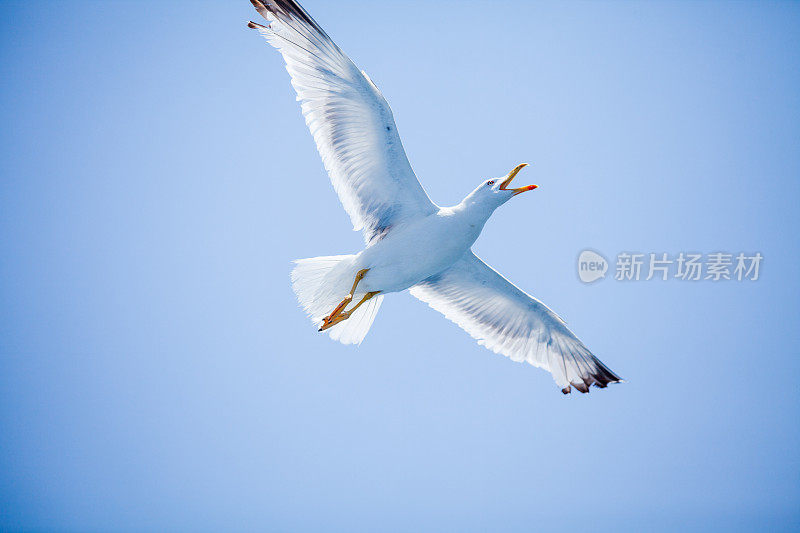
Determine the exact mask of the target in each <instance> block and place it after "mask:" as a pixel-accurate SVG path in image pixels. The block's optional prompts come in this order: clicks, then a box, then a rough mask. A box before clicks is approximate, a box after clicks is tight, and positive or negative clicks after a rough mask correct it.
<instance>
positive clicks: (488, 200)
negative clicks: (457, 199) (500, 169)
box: [467, 163, 538, 211]
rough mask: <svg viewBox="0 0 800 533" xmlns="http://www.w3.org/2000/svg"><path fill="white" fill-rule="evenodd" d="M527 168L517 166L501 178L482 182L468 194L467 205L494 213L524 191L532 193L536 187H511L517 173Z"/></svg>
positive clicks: (523, 165)
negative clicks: (476, 206)
mask: <svg viewBox="0 0 800 533" xmlns="http://www.w3.org/2000/svg"><path fill="white" fill-rule="evenodd" d="M526 166H528V164H527V163H522V164H521V165H517V166H516V167H514V169H513V170H512V171H511V172H509V173H508V174H506V175H505V176H504V177H502V178H492V179H488V180H486V181H484V182H483V183H481V184H480V185H478V187H477V188H476V189H475V190H474V191H472V193H470V195H469V196H468V197H467V199H468V200H469V203H471V204H474V205H480V206H483V207H485V208H489V209H491V211H494V210H495V209H497V208H498V207H500V206H501V205H503V204H504V203H506V202H507V201H509V200H510V199H511V198H513V197H514V196H516V195H518V194H522V193H524V192H526V191H532V190H533V189H535V188H537V187H538V185H526V186H524V187H516V188H514V187H511V182H512V181H513V180H514V178H515V177H516V175H517V174H519V171H520V170H522V169H523V168H525V167H526Z"/></svg>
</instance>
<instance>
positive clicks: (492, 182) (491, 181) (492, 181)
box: [486, 180, 494, 185]
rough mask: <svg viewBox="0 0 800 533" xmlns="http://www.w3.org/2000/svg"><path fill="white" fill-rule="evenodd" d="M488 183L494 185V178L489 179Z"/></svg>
mask: <svg viewBox="0 0 800 533" xmlns="http://www.w3.org/2000/svg"><path fill="white" fill-rule="evenodd" d="M486 185H494V180H489V181H487V182H486Z"/></svg>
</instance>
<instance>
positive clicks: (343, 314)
mask: <svg viewBox="0 0 800 533" xmlns="http://www.w3.org/2000/svg"><path fill="white" fill-rule="evenodd" d="M368 271H369V269H368V268H364V269H362V270H359V271H358V273H357V274H356V279H355V281H353V287H352V288H351V289H350V294H348V295H347V296H345V297H344V300H342V301H341V302H339V305H337V306H336V307H335V308H334V309H333V311H331V314H329V315H328V316H326V317H325V318H324V319H322V327H321V328H319V330H320V331H324V330H326V329H328V328H329V327H331V326H333V325H334V324H338V323H339V322H341V321H342V320H347V319H348V318H350V315H351V314H352V313H353V311H355V310H356V309H358V307H359V306H360V305H361V304H363V303H364V302H366V301H367V300H369V299H370V298H372V297H373V296H375V295H376V294H378V292H380V291H374V292H368V293H367V294H365V295H364V297H363V298H362V299H361V301H360V302H358V303H357V304H356V306H355V307H353V308H352V309H351V310H350V311H345V310H344V308H345V307H347V304H349V303H350V302H351V301H352V300H353V295H354V294H355V293H356V288H357V287H358V284H359V282H361V280H362V279H364V276H366V275H367V272H368Z"/></svg>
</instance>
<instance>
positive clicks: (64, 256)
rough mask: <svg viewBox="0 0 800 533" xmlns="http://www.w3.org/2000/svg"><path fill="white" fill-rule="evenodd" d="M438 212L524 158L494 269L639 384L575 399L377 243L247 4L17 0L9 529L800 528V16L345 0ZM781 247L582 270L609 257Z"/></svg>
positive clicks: (344, 21)
mask: <svg viewBox="0 0 800 533" xmlns="http://www.w3.org/2000/svg"><path fill="white" fill-rule="evenodd" d="M305 5H306V8H307V9H308V10H309V11H310V12H311V14H312V15H313V16H314V17H315V18H316V19H317V20H318V21H319V22H320V23H321V24H322V26H323V27H325V28H326V29H327V31H328V33H329V34H330V35H331V36H332V37H333V38H334V39H335V40H336V41H337V42H338V43H339V45H340V46H341V47H342V48H343V49H344V50H345V51H346V52H347V53H348V54H349V55H350V56H351V57H352V58H353V59H354V61H355V62H356V63H357V64H358V65H359V66H360V67H361V68H364V69H365V70H367V72H369V74H370V76H371V77H372V78H373V79H374V80H375V82H376V83H377V85H378V86H379V87H380V88H381V89H382V91H383V93H384V95H385V96H386V98H387V99H388V100H389V102H390V103H391V105H392V107H393V109H394V112H395V115H396V119H397V123H398V127H399V129H400V133H401V135H402V138H403V140H404V142H405V146H406V149H407V151H408V153H409V157H410V159H411V162H412V164H413V165H414V168H415V169H416V171H417V173H418V175H419V176H420V178H421V181H422V182H423V184H424V185H425V187H426V188H427V190H428V192H429V193H430V195H431V197H432V198H433V199H434V200H435V201H437V202H439V203H441V204H453V203H457V202H458V201H459V200H460V199H461V197H462V196H463V195H465V194H466V193H467V192H468V191H470V190H471V189H472V188H473V187H474V186H475V185H476V184H477V183H478V181H479V180H481V179H483V178H485V177H488V176H499V175H502V174H505V173H506V172H507V171H508V170H509V169H510V168H511V167H513V166H514V165H516V164H517V163H519V162H523V161H527V162H531V163H533V165H532V166H531V167H530V168H529V169H526V170H525V171H524V174H523V176H522V178H521V179H522V180H523V181H525V182H526V183H531V182H534V183H538V184H539V185H540V189H539V190H537V191H535V192H534V193H530V194H529V195H526V196H525V197H521V198H520V199H519V200H515V201H514V202H510V203H509V204H507V205H506V206H505V207H503V208H502V209H501V210H499V211H498V212H497V213H496V215H495V217H494V218H493V219H492V220H491V221H490V222H489V224H488V225H487V228H486V230H485V232H484V234H483V236H482V237H481V239H480V240H479V241H478V243H477V244H476V251H477V252H478V253H479V254H481V255H482V256H483V257H484V258H485V259H486V260H487V261H488V262H489V263H490V264H492V265H493V266H495V267H496V268H497V269H498V270H500V271H501V272H503V273H504V274H505V275H507V276H508V277H509V278H510V279H511V280H513V281H515V282H516V283H517V284H519V285H520V286H521V287H523V288H524V289H526V290H528V291H530V292H532V293H533V294H535V295H536V296H538V297H539V298H540V299H542V300H543V301H544V302H546V303H547V304H549V305H550V306H551V307H553V308H554V310H556V311H557V312H558V313H559V314H561V315H562V316H564V317H565V319H566V320H567V321H568V322H569V323H570V325H571V327H572V328H573V330H574V331H575V332H576V333H577V334H578V335H579V336H580V337H581V338H582V339H583V340H584V342H585V343H586V344H587V345H588V346H589V347H590V348H591V349H592V350H593V351H594V352H595V353H596V354H597V355H598V356H599V357H601V358H602V359H603V360H604V361H606V362H607V363H608V365H609V366H610V367H611V368H613V369H614V370H616V371H617V372H619V373H620V374H621V375H622V376H623V377H625V378H626V379H627V380H628V382H627V383H625V384H623V385H616V386H612V387H609V389H607V390H604V391H599V390H593V391H592V393H591V394H590V395H571V396H568V397H564V396H562V395H561V394H560V393H559V391H558V389H557V388H556V386H555V384H554V383H553V381H552V379H551V377H550V376H549V375H548V374H547V373H545V372H543V371H541V370H538V369H535V368H533V367H530V366H528V365H521V364H517V363H513V362H511V361H510V360H507V359H505V358H503V357H500V356H498V355H494V354H492V353H490V352H488V351H486V350H485V349H483V348H481V347H479V346H477V345H476V344H475V342H474V341H473V340H472V339H470V338H469V337H468V336H467V335H466V334H465V333H463V332H462V331H461V330H460V329H458V328H457V327H456V326H454V325H453V324H451V323H449V322H447V321H446V320H445V319H444V318H443V317H441V316H439V315H438V314H437V313H435V312H434V311H432V310H430V309H428V308H427V307H426V306H425V305H423V304H422V303H420V302H418V301H416V300H414V299H413V298H412V297H410V296H409V295H408V294H397V295H393V296H391V297H389V298H387V299H386V301H385V303H384V305H383V308H382V309H381V311H380V314H379V315H378V319H377V321H376V323H375V325H374V326H373V329H372V331H371V332H370V334H369V335H368V337H367V339H366V340H365V342H364V344H363V345H362V346H361V347H360V348H353V347H345V346H342V345H339V344H336V343H334V342H331V341H330V340H329V339H327V338H326V337H325V336H323V335H321V334H317V333H316V331H315V330H314V329H313V327H312V326H311V325H310V323H308V322H307V321H306V319H305V318H304V316H303V314H302V313H301V311H300V310H299V309H298V308H297V306H296V302H295V299H294V296H293V294H292V292H291V290H290V288H289V283H288V272H289V269H290V261H291V260H292V259H295V258H300V257H309V256H316V255H328V254H337V253H350V252H353V251H356V250H358V249H359V247H360V246H361V240H360V236H359V235H358V234H356V233H354V232H352V231H350V226H349V221H348V218H347V216H346V215H345V213H344V211H343V210H342V209H341V207H340V206H339V204H338V202H337V200H336V197H335V194H334V192H333V190H332V188H331V186H330V185H329V183H328V180H327V177H326V176H325V174H324V170H323V168H322V164H321V162H320V160H319V158H318V156H317V154H316V151H315V148H314V145H313V142H312V140H311V137H310V135H309V134H308V132H307V130H306V128H305V125H304V123H303V121H302V119H301V116H300V112H299V108H298V106H297V105H296V103H295V101H294V94H293V93H292V90H291V87H290V85H289V80H288V76H287V74H286V72H285V71H284V70H283V66H282V63H281V60H280V57H279V55H278V54H277V53H276V52H275V51H274V50H272V49H271V48H270V47H268V45H267V44H266V43H265V42H264V41H263V40H262V39H261V38H260V37H259V36H258V35H257V34H255V33H254V32H252V31H250V30H248V29H247V28H246V27H245V24H244V23H245V22H246V20H248V19H250V18H253V19H255V17H256V16H257V15H256V14H255V13H254V12H253V11H252V9H251V7H250V5H249V2H247V1H246V0H239V1H220V2H187V1H170V2H132V1H130V2H123V1H109V2H77V1H76V2H48V3H46V4H42V3H41V2H13V1H11V2H3V3H2V4H0V79H1V80H2V82H1V83H0V118H1V119H2V122H1V123H0V124H2V127H1V128H0V247H1V248H0V250H1V253H0V302H2V303H1V304H0V529H6V530H16V529H26V530H80V531H89V530H102V531H110V530H131V531H143V530H158V531H164V530H182V531H186V530H198V531H203V530H207V531H218V530H275V531H303V530H309V531H323V530H324V531H376V530H380V531H410V530H413V531H487V530H491V531H531V530H541V531H555V530H559V531H563V530H565V529H567V528H580V529H586V528H588V529H589V530H594V531H642V530H650V531H674V530H676V529H681V530H704V531H707V530H713V529H722V528H725V529H727V530H734V531H751V530H756V529H761V530H763V529H771V530H792V529H797V528H798V527H800V451H799V450H800V395H799V394H798V384H797V379H798V374H800V357H799V356H800V353H798V352H799V351H800V350H798V346H799V345H800V328H799V327H798V325H800V303H798V302H799V301H800V283H799V282H798V278H799V277H800V274H799V272H800V248H799V247H798V239H797V228H798V226H800V209H799V208H798V198H800V179H799V178H800V4H798V3H774V2H770V3H747V2H732V3H723V2H717V3H690V2H681V3H670V2H660V3H625V2H614V3H599V2H597V3H594V2H593V3H588V2H584V3H536V4H531V3H528V2H511V1H508V2H491V3H490V2H441V3H440V2H419V1H404V2H366V1H364V2H349V1H344V0H342V1H337V2H325V1H322V0H306V2H305ZM587 247H588V248H592V249H596V250H599V251H601V252H603V253H605V254H607V255H609V256H613V255H615V254H616V253H617V252H620V251H625V250H627V251H641V252H651V251H653V252H670V253H677V252H680V251H700V252H705V253H709V252H715V251H718V250H725V251H729V252H739V251H747V252H753V251H760V252H761V253H762V254H763V255H764V257H765V259H764V263H763V267H762V273H761V279H760V280H759V281H757V282H755V283H737V282H727V283H719V284H714V283H710V282H702V283H694V284H692V283H686V282H679V281H671V282H649V283H646V282H638V283H627V284H626V283H620V282H615V281H613V280H605V281H602V282H599V283H597V284H593V285H584V284H581V283H580V282H579V281H578V279H577V276H576V272H575V259H576V257H577V254H578V252H580V251H581V250H582V249H584V248H587Z"/></svg>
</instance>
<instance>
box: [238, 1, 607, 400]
mask: <svg viewBox="0 0 800 533" xmlns="http://www.w3.org/2000/svg"><path fill="white" fill-rule="evenodd" d="M251 2H252V3H253V5H254V6H255V8H256V10H257V11H258V12H259V13H260V14H261V15H263V16H264V18H265V19H266V20H267V22H268V24H267V25H266V26H262V25H260V24H257V23H255V22H250V23H249V24H248V25H249V26H250V27H251V28H254V29H257V30H258V31H259V32H260V33H261V34H262V35H263V36H264V37H265V38H266V39H267V40H268V41H269V43H270V44H272V45H273V46H274V47H276V48H277V49H278V50H279V51H280V52H281V54H282V55H283V58H284V60H285V61H286V68H287V70H288V71H289V74H290V75H291V78H292V85H293V86H294V88H295V90H296V91H297V99H298V100H299V101H300V103H301V106H302V110H303V114H304V116H305V118H306V123H307V124H308V126H309V128H310V129H311V132H312V134H313V136H314V140H315V142H316V144H317V148H318V150H319V152H320V155H321V156H322V160H323V162H324V164H325V168H326V170H327V171H328V173H329V174H330V177H331V181H332V182H333V185H334V188H335V189H336V192H337V193H338V195H339V198H340V200H341V201H342V204H343V205H344V207H345V209H346V210H347V212H348V214H349V215H350V218H351V220H352V222H353V226H354V229H356V230H362V231H363V234H364V240H365V243H366V247H365V248H364V250H362V251H361V252H359V253H357V254H353V255H339V256H327V257H315V258H310V259H301V260H298V261H296V267H295V269H294V270H293V271H292V287H293V289H294V291H295V293H296V294H297V297H298V300H299V301H300V304H301V305H302V306H303V308H304V309H305V310H306V312H307V313H308V315H309V316H310V317H311V319H312V321H313V322H314V323H315V324H316V325H317V326H319V330H320V331H327V332H328V333H329V334H330V336H331V338H333V339H335V340H339V341H341V342H343V343H346V344H348V343H360V342H361V341H362V340H363V338H364V336H365V335H366V334H367V332H368V331H369V328H370V326H371V325H372V322H373V320H374V319H375V315H376V314H377V312H378V309H379V308H380V304H381V302H382V300H383V297H384V296H385V295H387V294H390V293H395V292H400V291H404V290H406V289H410V291H411V294H412V295H414V296H415V297H417V298H419V299H420V300H422V301H424V302H426V303H428V304H429V305H430V306H431V307H433V308H434V309H436V310H437V311H440V312H442V313H443V314H444V315H445V316H446V317H447V318H449V319H450V320H452V321H454V322H456V323H457V324H458V325H459V326H461V327H462V328H463V329H464V330H466V331H467V332H468V333H469V334H470V335H472V336H473V337H474V338H476V339H477V340H478V341H479V342H480V343H481V344H483V345H484V346H486V347H487V348H489V349H491V350H493V351H494V352H497V353H502V354H503V355H506V356H508V357H510V358H511V359H513V360H515V361H527V362H529V363H531V364H533V365H534V366H538V367H541V368H544V369H546V370H549V371H550V372H551V373H552V375H553V378H554V379H555V381H556V383H557V384H558V385H559V386H560V387H561V388H562V392H564V393H568V392H570V391H571V388H572V387H573V386H574V387H575V388H576V389H578V390H580V391H581V392H588V390H589V386H591V385H592V384H594V385H596V386H598V387H605V386H606V385H607V384H608V383H612V382H617V381H619V377H617V376H616V375H615V374H614V373H613V372H611V371H610V370H609V369H608V368H606V366H605V365H603V363H602V362H600V360H598V359H597V358H596V357H594V355H592V353H591V352H590V351H589V350H588V349H587V348H586V347H585V346H584V345H583V344H582V343H581V342H580V341H579V340H578V339H577V337H575V335H574V334H573V333H572V332H571V331H570V330H569V329H568V328H567V326H566V324H565V323H564V321H563V320H562V319H561V318H560V317H558V316H557V315H556V314H555V313H553V312H552V311H551V310H550V309H548V308H547V306H545V305H544V304H542V303H541V302H539V301H538V300H536V299H535V298H533V297H531V296H529V295H528V294H526V293H524V292H523V291H521V290H520V289H518V288H517V287H516V286H514V285H513V284H512V283H510V282H509V281H508V280H506V279H505V278H504V277H503V276H501V275H500V274H498V273H497V272H496V271H494V270H493V269H492V268H491V267H489V266H488V265H487V264H486V263H484V262H483V261H482V260H481V259H480V258H478V257H477V256H476V255H475V254H474V253H473V252H472V250H471V247H472V244H473V243H474V242H475V240H476V239H477V238H478V236H479V235H480V233H481V230H482V229H483V227H484V224H485V223H486V221H487V220H488V219H489V217H490V216H491V214H492V213H493V212H494V210H495V209H497V207H499V206H500V205H502V204H504V203H505V202H507V201H508V200H509V199H511V198H512V197H513V196H516V195H517V194H520V193H522V192H525V191H529V190H532V189H534V188H536V186H535V185H529V186H526V187H519V188H509V185H510V184H511V181H512V180H513V179H514V177H515V176H516V175H517V173H518V172H519V170H520V169H521V168H522V167H524V166H525V165H518V166H517V167H516V168H515V169H514V170H512V171H511V172H510V173H509V174H508V175H507V176H506V177H505V178H501V179H496V180H495V179H490V180H486V181H484V182H482V183H481V184H480V185H478V187H477V188H476V189H475V190H474V191H472V192H471V193H470V194H469V195H467V197H466V198H464V200H463V201H462V202H461V203H459V204H458V205H456V206H453V207H439V206H438V205H436V204H434V203H433V202H432V201H431V200H430V198H429V197H428V195H427V194H426V193H425V190H424V189H423V188H422V185H420V183H419V181H418V180H417V177H416V175H415V174H414V171H413V170H412V169H411V165H410V164H409V162H408V159H407V157H406V154H405V151H404V150H403V146H402V143H401V141H400V137H399V135H398V133H397V127H396V125H395V122H394V118H393V116H392V111H391V109H390V108H389V105H388V104H387V103H386V100H385V99H384V98H383V95H381V93H380V91H379V90H378V88H377V87H376V86H375V84H374V83H372V81H371V80H370V79H369V77H368V76H367V75H366V73H364V72H362V71H359V69H358V68H357V67H356V66H355V65H354V64H353V62H352V61H351V60H350V59H349V58H348V57H347V56H346V55H345V54H344V53H343V52H342V51H341V50H340V49H339V47H338V46H336V44H334V42H333V41H332V40H331V39H330V38H329V37H328V35H327V34H326V33H325V32H324V31H323V30H322V28H321V27H320V26H319V25H318V24H317V23H316V22H315V21H314V20H313V19H311V17H310V16H309V15H308V14H307V13H306V12H305V10H303V8H302V7H300V5H299V4H297V2H295V1H294V0H251Z"/></svg>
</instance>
